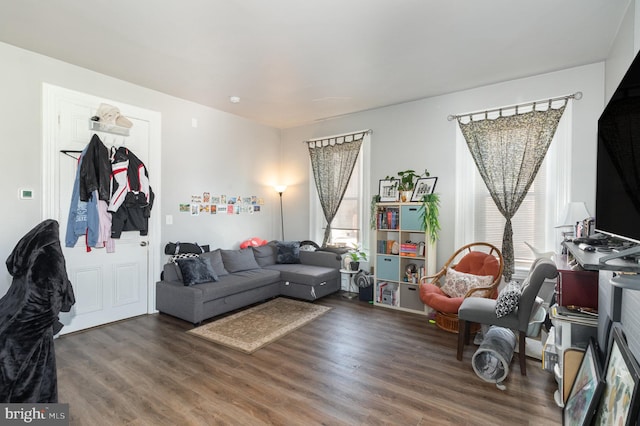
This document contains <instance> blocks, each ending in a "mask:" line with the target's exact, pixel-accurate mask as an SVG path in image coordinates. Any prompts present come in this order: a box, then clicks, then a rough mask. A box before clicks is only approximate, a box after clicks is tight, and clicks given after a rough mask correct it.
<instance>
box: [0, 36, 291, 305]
mask: <svg viewBox="0 0 640 426" xmlns="http://www.w3.org/2000/svg"><path fill="white" fill-rule="evenodd" d="M0 63H1V64H2V66H0V93H1V94H2V95H1V96H0V117H1V118H0V130H1V132H0V135H1V137H2V148H3V151H4V152H3V154H2V155H0V169H2V170H3V174H4V178H3V179H0V196H1V198H2V200H3V214H2V220H1V221H0V259H2V260H4V259H6V258H7V257H8V255H9V253H10V252H11V250H12V249H13V247H14V246H15V244H16V242H17V241H18V240H19V239H20V238H21V237H22V235H24V234H25V233H26V232H27V231H28V230H30V229H31V228H32V227H33V226H35V225H36V224H37V223H39V222H40V221H41V220H42V219H43V218H42V208H41V204H42V175H41V169H42V154H41V151H42V149H41V147H42V123H41V122H42V83H44V82H46V83H50V84H54V85H57V86H61V87H65V88H68V89H72V90H76V91H79V92H84V93H88V94H92V95H96V96H100V97H104V98H108V99H113V100H116V101H121V102H123V103H127V104H131V105H136V106H139V107H142V108H147V109H151V110H155V111H159V112H160V113H161V114H162V146H161V150H162V166H161V169H160V170H153V169H151V170H150V174H151V178H152V182H151V184H152V186H153V176H154V174H160V173H161V182H162V187H161V193H157V194H156V203H155V205H154V208H153V211H152V214H156V215H161V217H162V224H163V225H162V229H161V236H162V237H161V241H156V242H155V246H154V247H152V250H157V251H158V252H161V251H162V248H163V247H164V245H165V243H167V242H169V241H176V240H180V241H197V242H199V243H201V244H207V243H209V244H212V245H213V246H216V247H217V246H223V247H233V246H235V247H237V245H238V243H239V242H240V241H242V240H244V239H246V238H249V237H253V236H259V237H262V238H265V239H272V238H276V237H277V235H279V205H278V204H277V202H278V200H277V194H276V193H275V191H274V190H273V188H272V187H271V186H270V185H273V184H274V183H276V181H277V180H278V175H277V173H278V166H279V144H280V131H279V130H278V129H274V128H270V127H267V126H263V125H260V124H256V123H254V122H251V121H248V120H246V119H243V118H239V117H237V116H234V115H231V114H227V113H224V112H221V111H218V110H214V109H211V108H208V107H204V106H201V105H198V104H194V103H192V102H187V101H184V100H181V99H178V98H175V97H172V96H169V95H166V94H163V93H160V92H156V91H153V90H149V89H146V88H143V87H141V86H136V85H134V84H130V83H127V82H124V81H122V80H117V79H114V78H110V77H107V76H105V75H102V74H99V73H96V72H93V71H89V70H87V69H83V68H80V67H76V66H73V65H70V64H67V63H64V62H61V61H57V60H54V59H51V58H48V57H46V56H42V55H39V54H35V53H32V52H29V51H26V50H23V49H18V48H16V47H13V46H10V45H7V44H4V43H0ZM192 118H196V119H197V120H198V127H197V128H193V127H192V126H191V123H192ZM87 142H88V141H87ZM19 188H32V189H34V190H35V197H34V199H33V200H29V201H22V200H19V198H18V189H19ZM203 191H210V192H212V193H226V194H228V195H235V196H237V195H257V196H260V197H263V198H264V200H265V205H264V206H262V208H263V209H262V212H261V213H259V214H254V215H251V216H250V215H248V214H244V215H234V216H226V215H217V216H198V217H191V216H190V215H189V214H187V213H179V212H178V204H179V203H181V202H189V201H190V195H191V194H198V193H200V194H201V193H202V192H203ZM156 192H157V191H156ZM168 214H171V215H173V223H174V224H173V225H165V216H166V215H168ZM159 274H160V271H158V276H159ZM10 283H11V277H10V276H9V274H8V272H7V271H6V268H2V270H0V295H2V294H4V293H5V292H6V289H7V288H8V286H9V284H10Z"/></svg>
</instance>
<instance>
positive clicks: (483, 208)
mask: <svg viewBox="0 0 640 426" xmlns="http://www.w3.org/2000/svg"><path fill="white" fill-rule="evenodd" d="M571 115H572V114H571V102H569V103H568V104H567V107H566V108H565V111H564V114H563V116H562V119H561V120H560V122H559V124H558V128H557V130H556V134H555V136H554V138H553V141H552V142H551V145H550V147H549V150H548V152H547V155H546V156H545V159H544V162H543V163H542V166H541V167H540V170H539V171H538V175H537V176H536V178H535V180H534V182H533V184H532V185H531V188H530V189H529V192H528V193H527V196H526V198H525V199H524V201H523V202H522V204H521V205H520V208H519V209H518V211H517V212H516V214H515V216H514V217H513V219H512V227H513V247H514V259H515V268H516V275H519V274H518V271H519V270H528V268H529V266H530V265H531V262H532V261H533V259H534V256H533V253H532V252H531V250H530V249H529V247H527V245H526V244H525V242H527V243H529V244H531V245H532V246H533V247H535V248H537V249H539V250H540V251H556V252H557V251H558V250H559V246H560V241H561V240H560V238H559V232H558V230H557V229H555V226H556V225H557V219H558V215H559V213H560V211H561V210H562V208H563V207H564V205H565V204H566V203H567V202H568V201H569V200H570V197H569V193H568V190H569V188H570V182H569V170H570V168H571V164H570V162H571V156H570V155H569V153H570V147H571V131H570V129H571V126H570V123H571ZM490 118H491V115H490ZM456 132H457V133H456V152H457V154H456V232H455V243H456V247H460V246H462V245H464V244H467V243H470V242H474V241H485V242H489V243H491V244H493V245H495V246H496V247H498V248H501V247H502V234H503V230H504V224H505V219H504V217H503V216H502V214H501V213H500V212H499V211H498V209H497V207H496V205H495V203H494V202H493V200H492V198H491V196H490V195H489V191H488V190H487V187H486V186H485V184H484V182H483V180H482V178H481V177H480V174H479V173H478V170H477V167H476V165H475V163H474V161H473V158H472V156H471V153H470V152H469V149H468V148H467V144H466V141H465V140H464V137H463V136H462V132H461V131H460V129H459V127H458V126H456Z"/></svg>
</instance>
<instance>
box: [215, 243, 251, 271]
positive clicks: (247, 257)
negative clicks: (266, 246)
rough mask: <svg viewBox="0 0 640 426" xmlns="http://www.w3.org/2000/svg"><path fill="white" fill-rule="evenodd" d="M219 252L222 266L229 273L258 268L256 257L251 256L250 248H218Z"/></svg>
mask: <svg viewBox="0 0 640 426" xmlns="http://www.w3.org/2000/svg"><path fill="white" fill-rule="evenodd" d="M220 254H222V262H223V263H224V268H225V269H226V270H227V271H229V272H231V273H234V272H240V271H248V270H251V269H259V268H260V266H259V265H258V262H256V258H255V257H254V256H253V249H252V248H246V249H243V250H220Z"/></svg>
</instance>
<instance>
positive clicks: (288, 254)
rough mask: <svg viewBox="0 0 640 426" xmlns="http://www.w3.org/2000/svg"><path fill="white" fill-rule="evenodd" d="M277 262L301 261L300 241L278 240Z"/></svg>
mask: <svg viewBox="0 0 640 426" xmlns="http://www.w3.org/2000/svg"><path fill="white" fill-rule="evenodd" d="M276 247H277V249H278V252H277V255H276V263H300V242H299V241H278V242H277V243H276Z"/></svg>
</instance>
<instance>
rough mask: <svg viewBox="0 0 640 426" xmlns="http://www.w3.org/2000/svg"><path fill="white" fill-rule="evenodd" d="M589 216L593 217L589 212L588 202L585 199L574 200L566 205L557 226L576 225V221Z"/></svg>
mask: <svg viewBox="0 0 640 426" xmlns="http://www.w3.org/2000/svg"><path fill="white" fill-rule="evenodd" d="M588 217H591V215H590V214H589V210H587V206H586V204H585V203H584V202H583V201H572V202H570V203H567V205H566V206H564V209H563V210H562V214H561V215H560V220H559V221H558V225H557V226H556V228H564V227H568V226H575V224H576V222H580V221H582V220H584V219H586V218H588Z"/></svg>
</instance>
